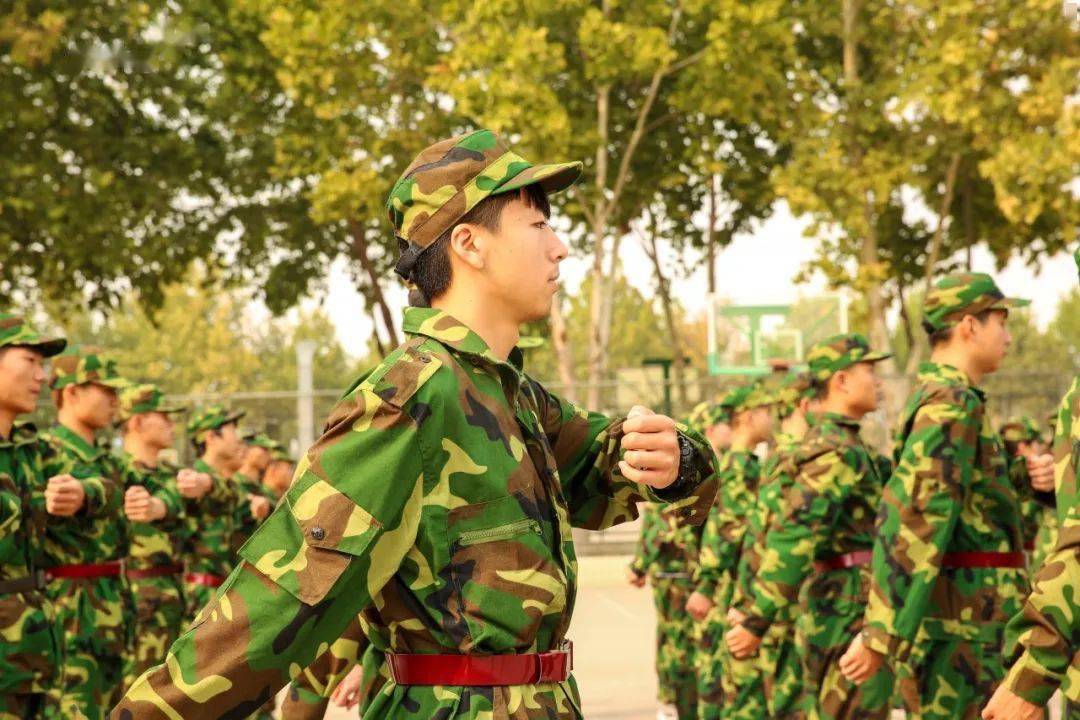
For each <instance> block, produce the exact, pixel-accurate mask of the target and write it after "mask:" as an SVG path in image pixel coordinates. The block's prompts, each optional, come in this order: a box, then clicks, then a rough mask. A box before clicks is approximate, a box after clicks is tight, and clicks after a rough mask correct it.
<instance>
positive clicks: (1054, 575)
mask: <svg viewBox="0 0 1080 720" xmlns="http://www.w3.org/2000/svg"><path fill="white" fill-rule="evenodd" d="M1053 449H1054V485H1055V488H1056V492H1057V508H1058V521H1059V524H1060V528H1061V530H1060V532H1059V534H1058V541H1057V544H1056V545H1055V547H1054V550H1053V551H1052V552H1051V553H1050V554H1049V555H1048V556H1047V557H1046V560H1045V562H1044V563H1043V564H1042V565H1041V566H1040V567H1039V569H1038V571H1037V572H1036V574H1035V578H1034V581H1033V582H1032V586H1033V588H1034V590H1033V592H1032V593H1031V595H1030V596H1029V597H1028V598H1027V600H1026V602H1025V603H1024V606H1023V610H1022V611H1021V612H1020V613H1018V614H1017V615H1016V616H1015V617H1013V618H1012V620H1011V621H1010V622H1009V626H1008V629H1007V641H1008V642H1007V648H1008V652H1009V654H1010V655H1011V656H1012V659H1013V662H1012V665H1011V668H1010V670H1009V674H1008V676H1007V677H1006V678H1005V681H1004V682H1005V685H1006V687H1008V688H1009V689H1010V690H1012V691H1013V692H1014V693H1016V694H1017V695H1020V696H1021V697H1023V698H1024V699H1025V700H1027V701H1028V702H1031V703H1034V704H1036V705H1045V704H1046V703H1047V702H1048V701H1049V699H1050V696H1051V695H1052V694H1053V692H1054V690H1055V689H1057V688H1058V687H1060V688H1061V690H1062V693H1063V694H1064V695H1065V697H1066V699H1067V700H1068V702H1069V703H1070V704H1071V707H1070V709H1069V711H1070V712H1071V713H1077V712H1080V600H1078V590H1077V588H1080V497H1078V488H1080V376H1078V377H1076V378H1074V379H1073V384H1072V387H1071V388H1070V389H1069V391H1068V393H1066V395H1065V397H1064V398H1063V399H1062V401H1061V406H1060V408H1059V410H1058V415H1057V422H1056V423H1055V432H1054V446H1053ZM1068 717H1071V716H1068Z"/></svg>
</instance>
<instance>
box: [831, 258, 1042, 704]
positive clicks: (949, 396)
mask: <svg viewBox="0 0 1080 720" xmlns="http://www.w3.org/2000/svg"><path fill="white" fill-rule="evenodd" d="M1026 304H1027V301H1023V300H1016V299H1010V298H1006V297H1005V296H1004V294H1003V293H1002V292H1001V290H999V289H998V287H997V285H996V284H995V283H994V281H993V280H992V279H991V278H990V276H989V275H985V274H983V273H967V274H960V275H952V276H949V277H946V278H944V279H943V280H941V281H939V282H938V283H937V284H936V285H935V287H934V289H933V290H932V291H931V292H930V293H929V294H928V296H927V298H926V302H925V307H924V312H923V326H924V327H925V328H926V329H927V331H928V332H929V333H930V344H931V348H932V349H931V359H930V362H927V363H923V365H922V366H921V367H920V368H919V374H918V384H917V387H916V388H915V391H914V393H913V394H912V396H911V397H910V398H909V399H908V402H907V405H906V406H905V408H904V411H903V413H902V414H901V417H900V424H899V431H898V434H897V436H896V444H895V448H896V449H895V451H894V457H895V461H896V469H895V471H894V473H893V475H892V478H891V479H890V480H889V482H888V485H887V486H886V488H885V493H884V495H883V496H882V504H881V509H880V513H879V516H878V521H877V537H876V540H875V543H874V559H873V562H872V572H871V577H872V583H871V591H870V600H869V605H868V607H867V609H866V614H865V627H864V629H863V632H862V634H861V635H860V636H859V637H857V638H856V639H855V640H854V641H853V642H852V645H851V647H850V648H849V650H848V652H847V653H846V654H845V656H844V657H843V658H842V659H841V668H842V670H843V672H844V674H845V675H846V676H847V677H848V678H849V679H851V680H853V681H855V682H863V681H865V680H866V679H868V678H869V677H870V676H871V675H873V674H874V673H876V671H877V669H878V668H879V667H880V665H881V663H882V661H883V660H884V659H885V658H889V659H890V660H891V661H892V662H894V664H895V665H896V666H897V668H898V672H899V673H900V676H901V677H900V681H899V691H900V696H901V698H902V701H903V704H904V707H905V709H906V710H907V712H908V716H909V717H914V718H925V719H936V718H941V719H942V720H946V719H948V720H961V719H962V720H970V719H971V718H977V717H978V714H979V709H980V708H981V706H982V704H983V703H984V702H985V701H986V699H987V698H989V697H990V694H991V693H992V692H993V690H994V688H995V687H996V685H997V684H998V682H1000V681H1001V679H1002V677H1003V676H1004V666H1003V663H1002V657H1001V647H1002V633H1003V632H1004V628H1005V623H1006V621H1007V620H1008V619H1009V618H1010V617H1011V616H1012V615H1015V614H1016V612H1017V611H1019V609H1020V604H1021V600H1022V598H1023V596H1024V594H1025V593H1026V590H1027V580H1026V576H1025V570H1024V568H1025V558H1024V553H1023V535H1022V529H1021V522H1020V510H1019V503H1018V500H1017V496H1016V491H1015V489H1014V488H1013V485H1012V482H1011V480H1010V479H1009V474H1008V457H1007V456H1006V454H1005V448H1004V446H1003V445H1002V443H1001V438H1000V436H999V435H998V434H997V432H996V431H995V430H994V428H993V427H992V426H991V424H990V415H989V413H988V412H987V408H986V393H985V392H984V391H983V390H982V389H980V388H979V383H980V382H982V380H983V379H984V378H985V377H986V376H988V375H990V374H991V373H993V372H995V371H996V370H997V369H998V368H999V367H1000V365H1001V363H1002V361H1003V360H1004V358H1005V355H1006V353H1007V351H1008V348H1009V343H1010V336H1009V332H1008V330H1007V329H1006V321H1007V318H1008V313H1009V309H1010V308H1013V307H1019V306H1022V305H1026ZM1045 472H1046V468H1044V467H1040V468H1037V469H1036V470H1032V476H1033V479H1036V476H1037V475H1040V474H1045ZM916 641H918V652H917V653H916V654H914V655H912V650H913V648H914V646H915V644H916Z"/></svg>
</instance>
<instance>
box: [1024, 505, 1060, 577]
mask: <svg viewBox="0 0 1080 720" xmlns="http://www.w3.org/2000/svg"><path fill="white" fill-rule="evenodd" d="M1057 535H1058V515H1057V508H1056V507H1045V506H1043V505H1040V506H1039V531H1038V532H1037V533H1036V534H1035V549H1034V550H1033V551H1032V553H1031V564H1030V567H1032V568H1038V567H1042V565H1043V563H1045V562H1046V558H1047V556H1049V555H1050V553H1052V552H1053V551H1054V546H1055V545H1057Z"/></svg>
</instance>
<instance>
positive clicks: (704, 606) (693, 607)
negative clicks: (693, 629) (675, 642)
mask: <svg viewBox="0 0 1080 720" xmlns="http://www.w3.org/2000/svg"><path fill="white" fill-rule="evenodd" d="M712 609H713V601H712V600H710V599H709V598H707V597H706V596H704V595H702V594H701V593H699V592H695V593H693V594H692V595H691V596H690V597H689V598H687V600H686V612H687V613H689V615H690V617H692V618H694V619H695V620H697V621H698V622H701V621H702V620H704V619H705V616H706V615H708V614H709V611H710V610H712Z"/></svg>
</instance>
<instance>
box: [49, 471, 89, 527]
mask: <svg viewBox="0 0 1080 720" xmlns="http://www.w3.org/2000/svg"><path fill="white" fill-rule="evenodd" d="M85 501H86V490H85V489H84V488H83V484H82V483H81V482H79V481H78V480H76V479H75V478H73V477H72V476H71V475H67V474H65V475H54V476H53V477H51V478H49V482H48V484H47V485H46V486H45V512H47V513H49V514H50V515H57V516H59V517H70V516H72V515H74V514H75V513H77V512H79V510H81V509H82V506H83V503H84V502H85Z"/></svg>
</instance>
